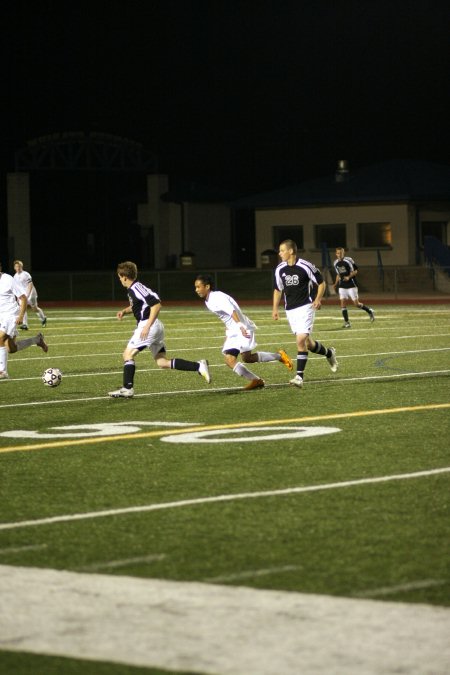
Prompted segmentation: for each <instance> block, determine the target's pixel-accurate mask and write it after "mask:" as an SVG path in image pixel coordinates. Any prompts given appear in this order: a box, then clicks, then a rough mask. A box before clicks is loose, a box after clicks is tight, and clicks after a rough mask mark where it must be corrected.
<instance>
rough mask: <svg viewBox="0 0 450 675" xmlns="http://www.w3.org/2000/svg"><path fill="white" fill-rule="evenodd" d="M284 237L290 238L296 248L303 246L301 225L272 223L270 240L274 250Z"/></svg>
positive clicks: (276, 249)
mask: <svg viewBox="0 0 450 675" xmlns="http://www.w3.org/2000/svg"><path fill="white" fill-rule="evenodd" d="M285 239H292V241H295V243H296V244H297V248H298V249H302V248H303V225H274V226H273V228H272V240H273V247H274V249H275V251H278V247H279V245H280V244H281V242H282V241H284V240H285Z"/></svg>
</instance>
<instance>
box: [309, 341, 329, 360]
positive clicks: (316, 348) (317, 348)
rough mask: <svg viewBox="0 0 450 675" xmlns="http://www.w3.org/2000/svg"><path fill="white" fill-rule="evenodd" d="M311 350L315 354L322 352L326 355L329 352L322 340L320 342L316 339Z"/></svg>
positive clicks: (321, 353) (322, 354)
mask: <svg viewBox="0 0 450 675" xmlns="http://www.w3.org/2000/svg"><path fill="white" fill-rule="evenodd" d="M309 351H310V352H312V353H313V354H320V355H321V356H325V355H326V353H327V348H326V347H324V346H323V344H322V343H321V342H318V341H317V340H316V343H315V345H314V347H312V348H311V347H309Z"/></svg>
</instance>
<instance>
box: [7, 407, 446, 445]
mask: <svg viewBox="0 0 450 675" xmlns="http://www.w3.org/2000/svg"><path fill="white" fill-rule="evenodd" d="M446 408H450V403H429V404H424V405H414V406H404V407H403V408H384V409H377V410H359V411H355V412H350V413H332V414H329V415H311V416H308V417H292V418H288V419H276V420H260V422H259V424H264V425H271V426H274V425H279V424H283V425H285V424H297V423H304V422H321V421H324V420H339V419H350V418H353V417H370V416H375V415H391V414H395V413H407V412H420V411H426V410H443V409H446ZM116 424H117V423H116ZM132 424H136V423H132ZM139 424H141V425H144V424H152V423H149V422H146V423H143V422H140V423H139ZM157 424H158V425H159V424H162V423H157ZM164 425H165V426H169V424H166V423H164ZM87 426H89V425H87ZM94 426H96V425H94ZM174 426H175V424H174ZM256 426H258V422H255V421H252V422H236V423H233V424H210V425H204V426H198V425H194V426H189V425H188V426H187V427H185V426H184V425H183V428H182V429H178V430H175V429H174V430H172V431H171V434H172V435H173V434H185V433H196V434H198V433H199V432H202V431H220V430H223V429H238V428H241V427H242V428H247V429H250V428H253V427H256ZM83 428H85V427H83ZM25 433H30V432H25ZM31 433H33V432H31ZM97 433H98V431H97ZM10 435H11V432H3V433H0V438H1V437H2V436H3V437H5V436H6V437H10ZM166 435H167V429H158V430H157V431H143V432H139V433H131V434H126V433H125V434H120V435H109V436H108V435H106V436H98V435H96V436H95V438H89V437H87V438H86V437H84V438H76V439H73V440H71V439H70V438H67V435H65V437H64V439H61V440H58V441H51V442H50V441H47V442H43V443H32V444H29V445H12V446H5V447H0V453H3V452H25V451H29V450H42V449H48V448H60V447H72V446H77V445H92V444H94V443H105V442H111V441H116V440H119V439H120V440H121V441H123V440H135V439H137V438H157V437H161V436H166Z"/></svg>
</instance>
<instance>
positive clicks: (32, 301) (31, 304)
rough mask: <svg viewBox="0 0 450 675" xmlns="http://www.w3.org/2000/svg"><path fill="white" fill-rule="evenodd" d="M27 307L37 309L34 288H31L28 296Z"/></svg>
mask: <svg viewBox="0 0 450 675" xmlns="http://www.w3.org/2000/svg"><path fill="white" fill-rule="evenodd" d="M27 305H28V306H29V307H37V292H36V289H35V288H33V290H32V291H31V293H30V295H29V296H28V299H27Z"/></svg>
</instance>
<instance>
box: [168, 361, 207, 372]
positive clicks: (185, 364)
mask: <svg viewBox="0 0 450 675" xmlns="http://www.w3.org/2000/svg"><path fill="white" fill-rule="evenodd" d="M170 367H171V369H172V370H198V369H199V367H200V364H199V363H198V361H185V360H184V359H172V360H171V362H170Z"/></svg>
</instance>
